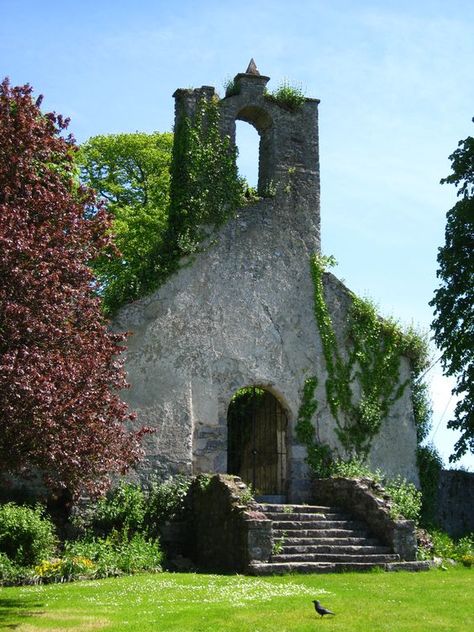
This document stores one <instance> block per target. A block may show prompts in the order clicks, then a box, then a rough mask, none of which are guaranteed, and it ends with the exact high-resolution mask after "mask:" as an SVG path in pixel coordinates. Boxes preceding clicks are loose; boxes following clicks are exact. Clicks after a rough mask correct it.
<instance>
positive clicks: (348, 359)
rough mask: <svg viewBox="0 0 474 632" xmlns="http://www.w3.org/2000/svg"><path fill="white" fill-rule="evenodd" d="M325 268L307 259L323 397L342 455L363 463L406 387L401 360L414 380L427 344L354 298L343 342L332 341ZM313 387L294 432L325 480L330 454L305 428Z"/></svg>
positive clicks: (324, 261) (328, 261) (325, 261)
mask: <svg viewBox="0 0 474 632" xmlns="http://www.w3.org/2000/svg"><path fill="white" fill-rule="evenodd" d="M328 265H334V259H332V258H330V257H329V258H328V257H321V256H317V255H314V256H313V257H311V260H310V266H311V277H312V280H313V286H314V315H315V319H316V323H317V326H318V330H319V334H320V337H321V343H322V348H323V355H324V359H325V364H326V370H327V374H328V375H327V379H326V383H325V388H326V397H327V402H328V406H329V410H330V412H331V415H332V416H333V418H334V420H335V422H336V434H337V436H338V438H339V440H340V442H341V444H342V447H343V448H344V450H345V452H346V456H348V457H349V458H354V457H357V458H362V459H365V458H366V457H367V455H368V452H369V450H370V447H371V445H372V441H373V439H374V437H375V436H376V435H377V434H378V432H379V431H380V427H381V425H382V422H383V420H384V419H385V418H386V417H387V415H388V413H389V410H390V408H391V406H392V405H393V403H394V402H395V401H396V400H397V399H399V398H400V397H401V396H402V394H403V392H404V390H405V388H406V387H407V385H408V384H409V382H410V380H406V381H405V382H403V383H400V362H401V357H402V356H407V357H408V358H410V360H411V369H412V373H411V380H412V381H414V380H415V378H416V377H417V376H418V375H419V374H420V372H421V371H422V370H423V368H424V367H425V366H426V364H427V344H426V341H425V340H423V339H422V338H421V337H420V336H419V335H418V334H417V333H416V332H415V331H414V330H412V329H410V330H408V331H406V332H404V331H402V329H401V328H400V326H399V325H398V324H397V323H396V322H395V321H393V320H391V319H388V320H386V319H382V318H380V317H379V316H378V314H377V311H376V309H375V306H374V305H373V304H372V303H371V302H370V301H367V300H363V299H361V298H359V297H357V296H355V295H352V303H351V307H350V310H349V314H348V325H347V328H346V332H345V337H344V340H338V338H337V336H336V333H335V330H334V327H333V323H332V321H331V317H330V313H329V309H328V306H327V304H326V300H325V296H324V286H323V275H324V271H325V269H326V267H327V266H328ZM341 347H342V349H341ZM315 388H316V381H315V378H310V379H309V380H307V381H306V382H305V386H304V389H303V400H302V405H301V407H300V413H299V416H298V423H297V429H296V432H297V436H298V438H299V440H300V441H301V442H302V443H304V444H305V445H306V447H307V450H308V459H307V460H308V463H309V464H310V465H311V466H312V468H313V470H315V471H316V472H317V473H318V475H327V473H328V471H329V470H330V460H331V456H330V455H331V451H330V448H329V446H326V445H321V444H319V443H318V442H317V441H316V440H315V436H314V435H315V431H314V427H313V425H312V423H311V418H312V416H313V414H314V412H315V411H316V407H317V403H316V400H315V399H314V391H315ZM310 389H312V391H311V394H310ZM310 427H311V430H310Z"/></svg>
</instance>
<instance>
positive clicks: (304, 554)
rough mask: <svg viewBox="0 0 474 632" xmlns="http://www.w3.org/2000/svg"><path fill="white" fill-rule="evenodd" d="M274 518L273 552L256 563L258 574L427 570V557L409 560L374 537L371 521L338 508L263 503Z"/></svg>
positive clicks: (254, 570)
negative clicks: (368, 524) (265, 560)
mask: <svg viewBox="0 0 474 632" xmlns="http://www.w3.org/2000/svg"><path fill="white" fill-rule="evenodd" d="M260 507H261V510H262V512H263V513H264V514H265V515H266V516H267V518H269V519H270V520H272V538H273V553H272V556H271V558H270V560H269V561H268V562H252V563H251V564H250V568H249V571H250V573H252V574H254V575H277V574H283V573H291V572H298V573H329V572H332V573H334V572H338V571H359V570H370V569H372V568H382V569H384V570H426V569H428V568H430V565H429V564H428V563H426V562H405V561H402V560H400V556H399V555H397V554H394V553H392V552H391V550H390V549H389V548H388V547H387V546H383V545H382V544H381V543H380V542H379V541H378V540H376V539H375V538H373V537H371V536H370V533H369V531H368V526H367V525H366V524H365V523H363V522H361V521H358V520H354V519H353V518H352V517H351V516H350V515H348V514H347V512H345V511H343V510H342V509H338V508H337V507H324V506H320V505H283V504H278V505H277V504H266V503H265V504H261V505H260Z"/></svg>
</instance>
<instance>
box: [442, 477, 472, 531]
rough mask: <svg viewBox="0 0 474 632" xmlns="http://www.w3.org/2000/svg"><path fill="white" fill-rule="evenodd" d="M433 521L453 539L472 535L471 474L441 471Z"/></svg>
mask: <svg viewBox="0 0 474 632" xmlns="http://www.w3.org/2000/svg"><path fill="white" fill-rule="evenodd" d="M435 520H436V523H437V524H438V525H439V526H440V527H441V528H442V529H443V530H444V531H446V532H447V533H449V535H451V536H452V537H454V538H459V537H461V536H463V535H466V534H467V533H474V473H473V472H462V471H460V470H441V472H440V476H439V485H438V498H437V505H436V517H435Z"/></svg>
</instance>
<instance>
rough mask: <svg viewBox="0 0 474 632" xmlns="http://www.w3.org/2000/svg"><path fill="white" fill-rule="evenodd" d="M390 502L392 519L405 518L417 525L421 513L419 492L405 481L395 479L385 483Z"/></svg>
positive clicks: (398, 478) (399, 478)
mask: <svg viewBox="0 0 474 632" xmlns="http://www.w3.org/2000/svg"><path fill="white" fill-rule="evenodd" d="M385 490H386V492H387V494H388V495H389V496H390V498H391V500H392V511H391V515H392V518H406V519H407V520H414V522H415V523H416V524H418V522H419V520H420V513H421V492H420V491H418V490H417V488H416V487H415V486H414V485H413V483H408V482H407V481H406V480H405V479H403V478H401V477H397V478H395V479H392V480H390V481H388V482H386V483H385Z"/></svg>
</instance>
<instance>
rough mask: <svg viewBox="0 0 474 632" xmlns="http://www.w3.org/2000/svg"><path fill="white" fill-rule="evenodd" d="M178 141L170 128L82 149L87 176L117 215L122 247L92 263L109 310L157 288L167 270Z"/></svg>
mask: <svg viewBox="0 0 474 632" xmlns="http://www.w3.org/2000/svg"><path fill="white" fill-rule="evenodd" d="M172 145H173V135H172V134H170V133H165V134H160V133H158V132H154V133H152V134H145V133H138V132H137V133H134V134H110V135H107V136H94V137H92V138H91V139H89V140H88V141H87V142H86V143H85V144H84V145H82V147H81V150H80V152H79V156H78V164H79V167H80V173H81V180H82V181H83V182H84V183H85V184H87V185H88V186H90V187H92V188H93V189H95V190H96V192H97V194H98V195H99V197H100V198H102V199H103V200H105V201H106V203H107V210H108V212H109V213H110V214H111V215H112V216H113V223H112V228H111V230H112V233H113V234H114V243H115V246H116V248H109V249H108V250H107V251H106V252H105V253H104V254H103V255H102V256H101V257H99V258H97V259H96V260H95V261H94V262H93V264H92V267H93V270H94V273H95V275H96V278H97V282H98V288H99V293H100V294H101V296H102V298H103V302H104V309H105V311H106V312H109V313H110V312H113V311H115V310H116V309H117V308H118V307H120V306H121V305H123V304H124V303H127V302H129V301H132V300H135V299H137V298H138V297H140V296H143V295H144V294H147V293H149V292H151V291H153V290H154V289H156V287H158V285H159V284H160V283H161V282H162V280H163V278H164V276H165V274H166V268H167V266H166V265H165V264H164V253H166V251H167V246H166V237H165V233H166V230H167V226H168V208H169V186H170V171H169V167H170V162H171V150H172Z"/></svg>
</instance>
